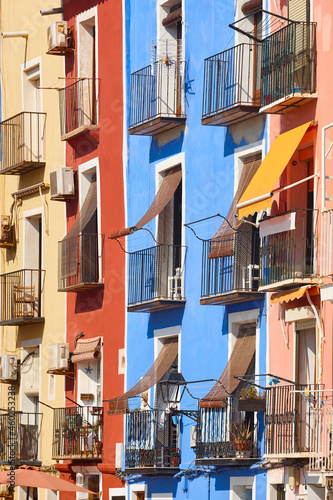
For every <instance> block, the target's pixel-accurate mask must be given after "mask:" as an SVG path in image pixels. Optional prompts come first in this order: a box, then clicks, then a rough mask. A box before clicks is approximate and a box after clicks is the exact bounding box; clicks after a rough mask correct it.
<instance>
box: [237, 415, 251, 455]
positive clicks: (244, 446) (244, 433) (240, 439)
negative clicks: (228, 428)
mask: <svg viewBox="0 0 333 500" xmlns="http://www.w3.org/2000/svg"><path fill="white" fill-rule="evenodd" d="M250 425H251V421H250V420H249V421H248V423H247V425H246V424H245V422H244V421H243V422H242V423H241V424H234V432H231V435H232V436H233V438H234V440H235V443H236V448H237V449H238V450H242V451H244V450H246V451H248V450H249V449H250V448H251V436H252V434H253V431H254V429H250Z"/></svg>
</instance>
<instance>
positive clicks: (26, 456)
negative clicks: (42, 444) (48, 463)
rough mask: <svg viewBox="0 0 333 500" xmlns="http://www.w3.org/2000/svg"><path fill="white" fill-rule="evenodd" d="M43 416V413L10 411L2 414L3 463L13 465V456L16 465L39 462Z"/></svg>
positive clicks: (0, 453)
mask: <svg viewBox="0 0 333 500" xmlns="http://www.w3.org/2000/svg"><path fill="white" fill-rule="evenodd" d="M41 416H42V414H41V413H24V412H10V413H6V414H2V415H0V464H1V465H8V464H9V463H10V464H11V465H13V464H12V460H13V458H14V460H15V464H16V465H23V464H33V463H36V462H38V459H39V447H38V442H39V436H40V426H41ZM13 437H14V438H15V439H13ZM13 446H14V448H15V451H14V450H13Z"/></svg>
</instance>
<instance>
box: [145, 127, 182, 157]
mask: <svg viewBox="0 0 333 500" xmlns="http://www.w3.org/2000/svg"><path fill="white" fill-rule="evenodd" d="M183 142H184V127H177V128H176V129H173V130H170V131H169V132H167V133H164V134H162V137H159V136H158V135H157V136H155V137H153V138H152V141H151V145H150V152H149V163H153V162H155V161H159V160H162V159H163V158H167V157H168V156H172V155H175V154H178V153H180V152H181V150H182V147H183Z"/></svg>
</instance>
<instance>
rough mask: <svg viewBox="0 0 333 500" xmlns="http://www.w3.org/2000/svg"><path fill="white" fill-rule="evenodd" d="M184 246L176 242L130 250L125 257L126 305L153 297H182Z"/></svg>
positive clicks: (173, 298) (147, 300)
mask: <svg viewBox="0 0 333 500" xmlns="http://www.w3.org/2000/svg"><path fill="white" fill-rule="evenodd" d="M184 250H185V248H184V247H181V246H178V245H156V246H154V247H151V248H146V249H145V250H139V251H137V252H131V253H130V254H129V261H128V276H129V278H128V305H133V304H139V303H144V302H149V301H151V300H155V299H165V300H174V301H177V300H184V296H183V279H184V265H183V255H182V253H183V251H184Z"/></svg>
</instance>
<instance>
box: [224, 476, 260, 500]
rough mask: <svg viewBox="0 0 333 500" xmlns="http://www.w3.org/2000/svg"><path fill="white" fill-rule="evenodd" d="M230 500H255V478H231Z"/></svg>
mask: <svg viewBox="0 0 333 500" xmlns="http://www.w3.org/2000/svg"><path fill="white" fill-rule="evenodd" d="M230 500H255V477H231V478H230Z"/></svg>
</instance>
